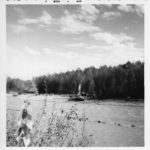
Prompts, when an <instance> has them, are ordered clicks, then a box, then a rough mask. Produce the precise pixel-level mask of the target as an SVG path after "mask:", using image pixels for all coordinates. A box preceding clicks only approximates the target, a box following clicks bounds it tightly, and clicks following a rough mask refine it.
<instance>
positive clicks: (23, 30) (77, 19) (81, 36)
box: [6, 4, 144, 80]
mask: <svg viewBox="0 0 150 150" xmlns="http://www.w3.org/2000/svg"><path fill="white" fill-rule="evenodd" d="M6 21H7V22H6V23H7V26H6V46H7V75H8V76H10V77H12V78H20V79H24V80H27V79H32V77H35V76H40V75H46V74H53V73H60V72H66V71H71V70H75V69H77V68H81V69H84V68H87V67H90V66H94V67H96V68H99V67H100V66H103V65H108V66H114V65H118V64H123V63H126V62H127V61H131V62H135V61H138V60H140V61H144V7H143V5H113V4H112V5H111V4H109V5H108V4H107V5H88V4H84V5H7V8H6Z"/></svg>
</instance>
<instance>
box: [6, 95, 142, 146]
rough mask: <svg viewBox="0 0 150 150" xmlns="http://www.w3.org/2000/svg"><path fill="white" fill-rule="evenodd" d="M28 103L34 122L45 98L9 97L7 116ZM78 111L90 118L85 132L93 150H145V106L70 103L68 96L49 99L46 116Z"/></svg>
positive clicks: (80, 114)
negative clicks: (131, 149)
mask: <svg viewBox="0 0 150 150" xmlns="http://www.w3.org/2000/svg"><path fill="white" fill-rule="evenodd" d="M26 99H28V100H29V101H30V102H31V105H32V109H33V119H37V118H36V116H37V114H38V112H39V110H41V109H42V107H43V99H45V95H37V96H35V95H31V94H22V95H18V96H13V95H12V94H7V105H6V106H7V113H9V112H12V111H15V112H16V114H19V110H20V108H21V105H22V104H23V101H24V100H26ZM72 106H74V107H76V108H77V113H78V115H79V117H80V118H83V117H84V118H86V121H85V132H86V134H87V135H88V136H89V137H90V138H91V140H92V144H91V145H90V146H103V147H108V146H109V147H116V146H144V104H143V103H139V102H138V103H134V102H118V101H114V100H109V101H98V100H97V101H96V100H90V101H80V102H75V101H68V96H67V95H49V96H47V105H46V110H45V111H46V113H50V112H52V111H53V109H54V107H55V110H58V111H59V110H60V109H61V110H62V109H64V110H69V109H70V108H71V107H72Z"/></svg>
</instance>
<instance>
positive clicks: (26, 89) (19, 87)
mask: <svg viewBox="0 0 150 150" xmlns="http://www.w3.org/2000/svg"><path fill="white" fill-rule="evenodd" d="M6 90H7V92H10V91H14V92H18V93H34V92H35V91H36V87H35V84H34V82H33V81H31V80H27V81H24V80H20V79H18V78H17V79H12V78H10V77H8V78H7V85H6Z"/></svg>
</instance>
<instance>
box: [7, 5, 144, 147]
mask: <svg viewBox="0 0 150 150" xmlns="http://www.w3.org/2000/svg"><path fill="white" fill-rule="evenodd" d="M6 47H7V53H6V59H7V85H6V89H7V94H6V113H7V115H6V145H7V146H8V147H22V146H26V147H27V146H28V147H108V146H109V147H114V146H115V147H119V146H122V147H131V146H135V147H137V146H144V5H142V4H124V5H121V4H95V5H94V4H93V5H92V4H81V5H73V4H72V5H71V4H70V5H65V4H64V5H7V6H6Z"/></svg>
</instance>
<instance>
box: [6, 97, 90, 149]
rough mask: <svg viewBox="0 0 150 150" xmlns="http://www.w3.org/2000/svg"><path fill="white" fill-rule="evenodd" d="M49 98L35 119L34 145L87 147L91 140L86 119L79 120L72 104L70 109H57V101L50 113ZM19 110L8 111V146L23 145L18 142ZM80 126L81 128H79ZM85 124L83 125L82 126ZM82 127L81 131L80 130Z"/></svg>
mask: <svg viewBox="0 0 150 150" xmlns="http://www.w3.org/2000/svg"><path fill="white" fill-rule="evenodd" d="M46 106H47V99H46V98H45V100H44V101H43V107H42V109H41V110H40V111H39V114H37V117H36V120H35V121H34V128H33V131H32V132H33V133H32V135H33V136H32V143H31V145H30V146H32V147H47V146H49V147H78V146H79V147H85V146H89V144H90V141H89V138H88V136H86V133H85V121H79V120H80V118H79V116H78V114H77V108H76V107H75V106H72V107H71V108H70V109H69V110H67V111H66V110H63V109H60V110H59V111H56V108H55V103H54V104H53V108H52V111H51V113H50V114H47V113H46ZM16 113H17V112H8V115H7V139H6V143H7V146H8V147H13V146H23V145H22V143H19V144H17V143H16V135H17V120H16V118H17V117H16V115H17V114H16ZM79 126H80V128H79ZM82 126H83V127H82ZM79 129H80V131H79Z"/></svg>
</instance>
